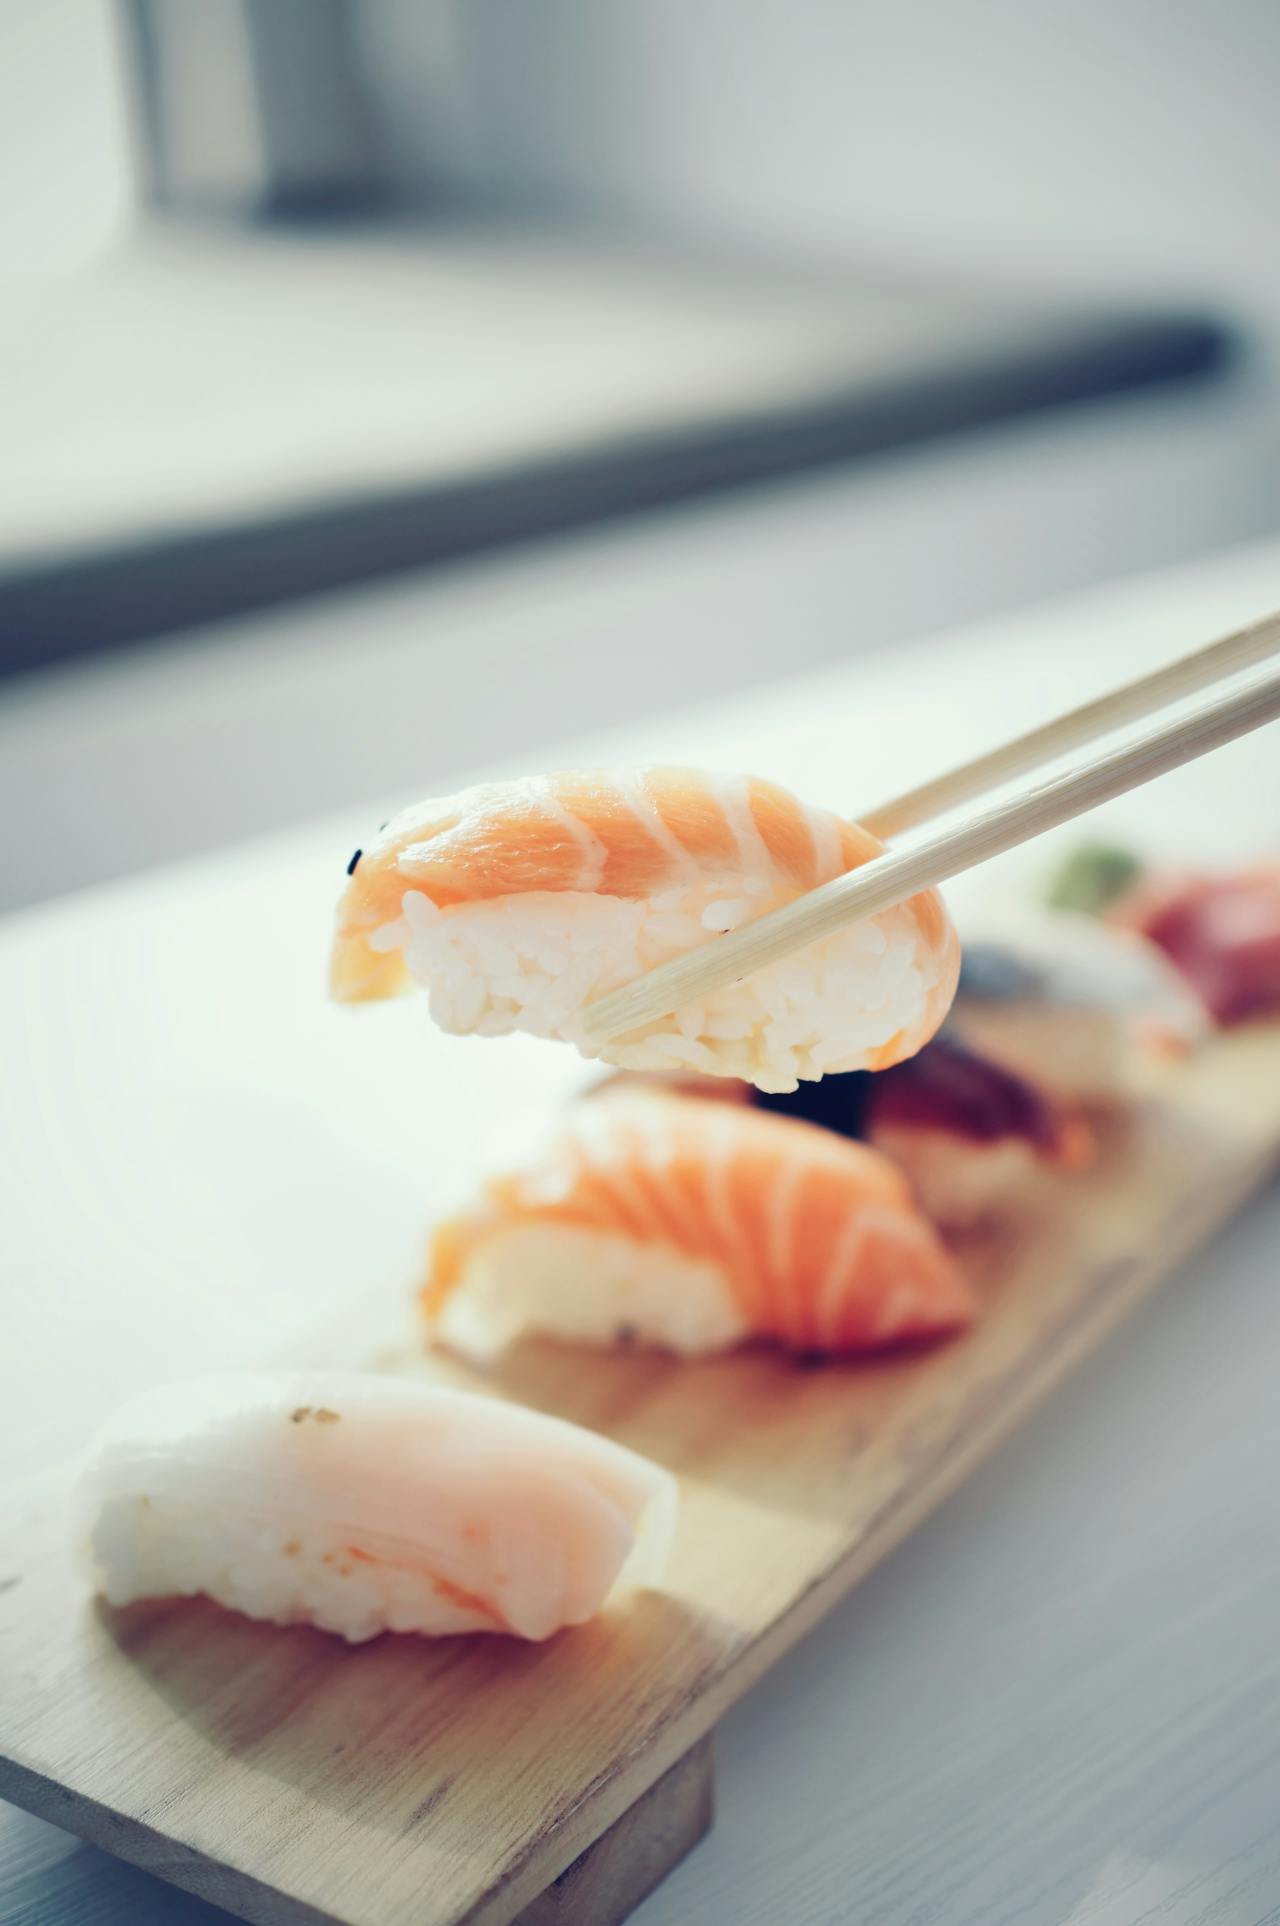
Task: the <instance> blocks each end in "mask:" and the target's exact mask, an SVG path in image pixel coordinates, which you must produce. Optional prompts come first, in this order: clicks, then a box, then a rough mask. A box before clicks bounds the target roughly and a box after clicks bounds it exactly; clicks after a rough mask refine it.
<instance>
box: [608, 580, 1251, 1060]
mask: <svg viewBox="0 0 1280 1926" xmlns="http://www.w3.org/2000/svg"><path fill="white" fill-rule="evenodd" d="M1278 649H1280V611H1277V612H1276V613H1275V614H1273V615H1270V616H1268V617H1266V618H1265V619H1264V620H1263V621H1260V622H1257V623H1254V624H1253V625H1252V626H1251V627H1249V628H1247V629H1242V630H1239V631H1237V632H1235V633H1233V634H1231V635H1228V636H1224V637H1223V638H1222V639H1221V640H1219V641H1216V642H1213V643H1210V644H1209V645H1208V646H1207V647H1206V648H1203V649H1199V650H1197V651H1196V652H1195V653H1194V654H1192V655H1189V656H1184V657H1182V658H1181V659H1180V660H1179V661H1176V662H1172V663H1169V664H1168V665H1167V666H1166V667H1165V668H1162V669H1158V670H1156V671H1155V672H1154V673H1153V674H1151V675H1146V676H1142V677H1140V678H1139V679H1138V680H1137V681H1136V682H1131V683H1128V684H1126V685H1125V686H1124V687H1123V688H1120V689H1116V690H1113V691H1112V693H1111V694H1110V695H1107V696H1103V697H1101V698H1099V700H1098V701H1096V702H1090V703H1086V704H1084V705H1083V706H1082V707H1080V708H1078V709H1073V710H1071V711H1070V712H1069V713H1068V714H1066V715H1063V716H1059V717H1058V718H1057V719H1056V721H1053V722H1050V723H1046V724H1044V725H1043V726H1042V727H1040V728H1038V729H1033V730H1032V731H1031V732H1030V733H1029V734H1027V735H1025V736H1019V737H1017V738H1015V739H1014V740H1013V741H1011V742H1008V743H1005V744H1004V745H1003V747H1001V748H999V749H995V750H992V751H991V752H990V753H989V754H987V755H985V756H979V757H977V758H975V759H974V760H973V761H972V762H968V763H964V764H962V765H960V766H959V767H958V768H956V769H953V770H951V771H950V772H949V773H948V774H947V775H944V776H941V777H938V778H936V779H935V780H934V781H933V782H930V783H925V784H923V785H921V786H920V787H919V788H917V789H913V790H910V791H908V792H907V794H905V795H903V796H899V797H897V798H896V799H895V800H894V801H892V802H889V803H886V804H884V805H883V806H882V807H881V808H880V809H878V810H874V811H873V812H872V813H871V814H870V815H869V816H866V817H863V818H862V819H861V820H862V821H863V822H864V823H865V825H866V826H867V827H868V828H870V829H872V830H873V831H874V833H875V834H876V835H878V836H881V837H883V836H885V835H886V834H890V833H896V832H897V831H898V830H901V829H903V828H907V827H915V826H916V825H918V824H920V823H922V822H925V821H927V820H929V819H931V818H932V817H934V816H937V815H941V814H944V813H945V812H946V811H948V810H950V809H952V808H954V807H955V806H956V805H957V804H958V803H960V802H964V801H968V800H970V799H971V798H972V797H974V796H975V795H977V794H980V793H982V792H983V791H985V790H988V789H992V788H996V787H998V786H1000V785H1001V784H1003V783H1005V782H1007V781H1009V780H1010V779H1011V778H1012V777H1014V776H1016V775H1021V774H1023V773H1025V772H1026V771H1027V770H1029V769H1032V768H1036V767H1040V766H1042V765H1043V764H1044V763H1046V762H1051V761H1053V760H1055V759H1056V758H1057V757H1058V756H1061V755H1062V754H1064V753H1065V752H1066V751H1068V750H1069V749H1072V748H1078V747H1080V746H1081V745H1083V744H1084V743H1085V742H1088V741H1092V740H1094V739H1095V738H1096V737H1097V736H1100V735H1106V734H1109V733H1111V732H1112V731H1113V730H1115V729H1116V728H1118V727H1120V726H1122V725H1123V724H1124V723H1126V722H1131V721H1134V720H1136V719H1137V718H1138V717H1139V716H1142V715H1145V714H1149V713H1150V712H1151V711H1152V710H1153V709H1158V708H1163V707H1167V706H1168V705H1169V704H1171V703H1174V702H1178V701H1180V700H1182V699H1183V698H1184V697H1185V696H1187V695H1188V694H1190V693H1192V692H1194V691H1196V690H1199V689H1202V688H1204V687H1205V686H1206V685H1207V684H1209V683H1211V682H1217V681H1219V680H1221V679H1223V678H1224V677H1227V676H1230V675H1233V674H1235V673H1237V672H1238V671H1239V670H1240V669H1242V668H1245V667H1248V666H1250V665H1251V664H1253V663H1255V662H1258V661H1260V660H1262V659H1263V658H1265V657H1267V656H1270V655H1273V654H1274V653H1275V652H1276V651H1277V650H1278ZM1277 716H1280V672H1272V673H1271V674H1269V675H1267V676H1265V677H1260V678H1255V679H1254V680H1253V681H1252V682H1250V683H1247V684H1246V685H1245V686H1244V687H1242V688H1237V689H1231V690H1229V691H1227V692H1226V693H1224V694H1216V695H1213V696H1211V697H1210V698H1209V699H1207V700H1206V701H1204V702H1202V703H1200V704H1199V705H1198V706H1197V707H1196V708H1195V709H1193V710H1190V711H1189V712H1184V713H1181V714H1178V715H1175V716H1173V717H1166V718H1165V719H1163V720H1162V721H1160V722H1158V723H1156V724H1154V725H1153V726H1152V727H1151V728H1149V729H1147V730H1145V731H1144V732H1143V733H1142V734H1141V735H1139V736H1137V737H1135V738H1133V739H1131V740H1130V741H1128V742H1126V743H1123V744H1122V745H1121V746H1120V747H1119V748H1115V749H1111V750H1109V751H1106V752H1105V753H1103V754H1101V755H1098V756H1094V757H1091V758H1090V759H1089V760H1088V761H1086V762H1084V763H1082V764H1080V765H1079V766H1078V767H1076V768H1074V769H1069V770H1067V771H1066V772H1065V773H1064V774H1061V775H1058V776H1053V777H1049V778H1047V779H1046V780H1044V781H1042V782H1039V783H1033V784H1032V785H1031V786H1030V787H1029V788H1025V789H1023V790H1021V791H1020V792H1019V793H1017V794H1015V795H1013V796H1010V797H1007V798H1006V799H1005V800H1004V801H1003V802H997V803H994V804H992V805H991V806H990V807H988V808H986V809H983V810H980V811H978V812H977V813H976V814H972V815H970V816H968V817H967V818H965V819H964V820H962V821H960V822H959V823H957V824H955V825H953V826H952V827H951V828H950V829H944V830H942V831H940V832H939V833H937V834H935V835H932V836H929V837H928V838H926V839H924V840H922V841H920V842H917V843H915V844H914V845H913V846H911V847H908V848H906V849H891V850H887V851H886V852H885V854H884V855H883V856H878V857H876V858H875V859H874V860H873V861H872V862H869V863H864V864H863V865H862V867H861V868H860V869H855V870H850V871H849V872H848V874H847V875H844V876H838V877H837V878H836V879H835V881H834V882H830V883H824V884H823V885H822V886H821V887H820V888H818V889H814V890H810V891H809V892H808V893H807V894H806V895H804V896H801V897H799V898H797V900H796V901H795V902H794V903H788V904H787V905H786V906H785V907H784V908H782V909H778V910H773V911H771V912H770V914H768V915H767V916H761V917H759V918H757V920H756V921H755V922H753V923H748V924H746V925H745V926H744V927H743V928H742V929H739V930H735V931H733V932H732V933H731V934H729V935H727V936H721V937H717V938H716V940H715V941H714V943H708V944H707V945H705V946H704V947H700V948H698V949H696V950H692V951H690V952H689V954H688V955H687V956H680V957H676V958H675V959H674V960H673V961H672V962H670V963H663V964H662V965H660V966H659V968H658V969H656V970H650V971H649V972H648V974H647V975H645V976H642V977H638V978H637V979H636V981H635V982H634V983H628V984H626V985H625V986H624V988H622V989H621V990H615V991H613V992H612V993H611V994H610V995H609V996H605V997H601V998H600V1000H599V1001H598V1002H596V1003H592V1004H590V1005H588V1007H587V1008H586V1009H585V1010H584V1011H583V1013H582V1023H581V1032H582V1039H583V1042H584V1043H585V1044H586V1046H587V1048H588V1049H599V1048H600V1047H601V1046H602V1045H603V1044H605V1043H607V1042H608V1041H609V1039H610V1038H611V1037H615V1036H621V1035H625V1034H626V1033H627V1032H628V1031H631V1030H638V1029H642V1028H643V1027H644V1026H645V1025H647V1024H650V1023H654V1022H657V1021H658V1020H659V1019H660V1018H661V1017H663V1016H666V1015H667V1014H668V1013H669V1012H670V1011H672V1010H678V1009H681V1008H683V1007H684V1005H685V1004H688V1003H694V1002H697V1001H698V1000H699V999H701V998H702V997H705V996H710V995H711V994H712V993H713V992H715V991H716V990H720V989H724V988H726V987H727V985H729V984H730V983H735V982H738V981H740V980H741V979H742V978H743V977H748V976H752V975H754V973H755V972H756V971H757V970H761V969H764V968H765V967H766V966H767V965H768V964H770V963H777V962H779V961H781V959H782V958H783V957H786V956H790V955H791V954H793V952H794V951H796V950H800V949H803V948H804V947H805V946H806V945H807V944H809V943H816V942H818V941H820V939H821V938H823V937H825V936H830V935H831V934H832V933H833V932H834V931H836V930H838V929H841V928H843V927H844V926H845V925H846V924H848V923H852V922H856V921H858V920H859V919H860V918H862V917H866V916H874V915H875V914H877V913H878V912H879V911H881V910H886V909H890V908H892V907H893V905H894V904H895V903H900V902H902V901H903V900H904V899H905V898H906V897H908V896H914V895H915V894H916V892H917V891H919V890H922V889H927V888H929V887H930V886H931V885H933V884H935V883H940V882H943V881H945V880H946V878H947V877H948V876H955V875H957V874H958V873H959V872H960V871H961V870H964V869H970V868H972V867H973V865H974V864H976V863H981V862H985V861H986V860H987V858H988V857H990V856H998V855H1000V854H1002V853H1003V851H1005V850H1008V849H1013V848H1014V847H1016V845H1017V844H1019V843H1024V842H1027V841H1029V840H1030V839H1031V838H1032V837H1033V836H1038V835H1040V834H1042V832H1043V831H1045V830H1046V829H1053V828H1056V827H1057V825H1058V824H1059V823H1064V822H1068V821H1070V819H1071V818H1072V817H1073V816H1079V815H1081V814H1083V813H1084V811H1085V810H1088V809H1092V808H1094V807H1095V806H1096V805H1097V804H1099V803H1103V802H1109V801H1110V800H1111V799H1112V797H1114V796H1120V795H1123V794H1124V792H1125V791H1126V790H1129V789H1136V788H1137V787H1138V786H1139V785H1140V784H1141V783H1144V782H1150V781H1152V780H1153V779H1154V778H1155V777H1156V776H1163V775H1165V774H1166V773H1167V772H1168V771H1169V770H1171V769H1177V768H1179V767H1181V765H1182V764H1183V763H1186V762H1191V761H1193V760H1194V758H1195V757H1197V756H1203V755H1205V754H1207V753H1208V751H1209V750H1211V749H1217V748H1220V747H1221V746H1222V745H1223V744H1224V743H1227V742H1232V741H1234V740H1235V738H1236V737H1237V736H1242V735H1245V734H1247V733H1248V731H1249V730H1251V729H1258V728H1261V727H1262V726H1263V724H1264V723H1268V722H1273V721H1274V720H1275V719H1276V718H1277Z"/></svg>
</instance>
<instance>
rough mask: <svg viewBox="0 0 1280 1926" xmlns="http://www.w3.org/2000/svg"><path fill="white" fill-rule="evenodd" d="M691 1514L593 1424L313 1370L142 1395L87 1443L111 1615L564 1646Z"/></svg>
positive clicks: (464, 1395) (83, 1484)
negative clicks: (181, 1609)
mask: <svg viewBox="0 0 1280 1926" xmlns="http://www.w3.org/2000/svg"><path fill="white" fill-rule="evenodd" d="M675 1507H676V1488H675V1481H674V1479H673V1478H672V1477H671V1475H670V1473H669V1472H666V1471H664V1470H662V1469H661V1468H660V1467H659V1466H657V1465H654V1464H650V1463H649V1461H648V1460H647V1459H645V1458H641V1457H638V1456H637V1455H636V1453H635V1452H632V1451H627V1450H625V1449H624V1448H623V1447H622V1446H621V1445H617V1444H613V1443H611V1442H610V1440H609V1439H607V1438H601V1437H598V1436H597V1435H596V1433H595V1432H592V1431H584V1430H582V1429H581V1428H580V1427H579V1426H577V1425H573V1424H566V1423H564V1422H562V1421H561V1420H560V1419H558V1418H550V1417H543V1416H542V1415H541V1414H540V1413H539V1412H535V1411H526V1410H522V1409H521V1408H520V1407H519V1406H516V1405H509V1404H503V1403H500V1402H498V1401H497V1400H496V1399H493V1398H488V1397H481V1396H478V1395H477V1394H475V1393H473V1392H465V1391H445V1390H440V1389H438V1388H436V1387H434V1386H429V1385H424V1384H418V1383H413V1382H411V1381H408V1380H405V1379H402V1378H388V1377H378V1376H374V1375H372V1374H361V1373H359V1372H341V1371H338V1372H335V1371H327V1372H326V1371H319V1372H317V1371H312V1372H301V1373H299V1372H278V1373H263V1374H248V1375H228V1376H226V1377H212V1378H200V1379H196V1380H195V1381H194V1382H192V1383H188V1384H175V1385H167V1386H164V1387H163V1388H161V1389H159V1390H155V1391H149V1392H145V1393H144V1394H143V1395H142V1396H141V1397H138V1398H134V1399H132V1400H131V1401H130V1402H129V1403H128V1404H126V1405H125V1406H123V1408H122V1409H121V1410H120V1411H118V1412H117V1413H116V1415H115V1416H114V1417H113V1418H111V1419H110V1420H109V1421H108V1423H107V1425H106V1426H105V1428H104V1429H103V1430H102V1432H101V1433H100V1434H99V1436H98V1438H97V1439H96V1441H95V1442H94V1444H93V1445H92V1447H91V1449H90V1453H89V1457H88V1462H87V1464H86V1467H85V1469H84V1471H83V1473H82V1475H81V1481H80V1486H79V1490H78V1493H77V1504H76V1512H77V1535H78V1537H79V1539H80V1542H81V1545H82V1546H84V1545H87V1547H88V1557H89V1563H90V1567H91V1570H92V1573H93V1577H94V1580H95V1582H96V1584H97V1586H98V1589H99V1590H100V1591H101V1592H102V1593H103V1595H104V1596H105V1597H106V1599H107V1600H108V1602H109V1603H110V1604H112V1605H125V1604H128V1603H130V1602H131V1601H132V1600H134V1599H138V1598H164V1597H172V1596H176V1595H181V1596H188V1597H189V1596H193V1595H194V1594H197V1593H201V1594H204V1595H205V1596H207V1597H209V1598H212V1599H215V1600H216V1601H217V1602H218V1603H219V1604H221V1605H225V1606H228V1607H230V1608H232V1609H233V1610H236V1611H240V1612H244V1613H246V1614H247V1615H248V1616H249V1617H251V1618H264V1619H270V1620H272V1621H274V1622H275V1623H276V1624H280V1625H289V1624H310V1625H316V1626H319V1627H321V1628H322V1629H323V1630H325V1631H330V1632H339V1633H341V1634H342V1635H343V1637H345V1638H347V1639H349V1640H351V1641H352V1642H353V1643H354V1642H357V1641H359V1640H363V1639H368V1638H373V1637H375V1636H376V1635H377V1634H378V1633H379V1632H384V1631H392V1632H423V1633H448V1632H511V1633H515V1634H516V1635H517V1636H519V1637H521V1638H528V1639H544V1638H548V1637H549V1636H550V1635H551V1633H552V1632H554V1631H556V1630H558V1629H559V1627H560V1626H562V1625H578V1624H581V1623H582V1622H583V1620H584V1619H588V1618H590V1617H591V1616H592V1615H593V1614H594V1613H595V1612H597V1611H599V1609H600V1607H601V1606H602V1605H603V1604H604V1603H605V1600H606V1599H607V1598H608V1596H609V1595H610V1593H611V1592H612V1591H613V1590H614V1589H615V1588H616V1587H617V1586H619V1584H621V1583H641V1582H648V1581H650V1580H652V1579H653V1578H656V1577H657V1575H658V1573H659V1571H660V1568H661V1564H662V1561H663V1559H664V1557H665V1553H666V1547H667V1543H668V1540H669V1538H670V1534H671V1529H672V1523H673V1520H674V1516H675Z"/></svg>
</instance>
